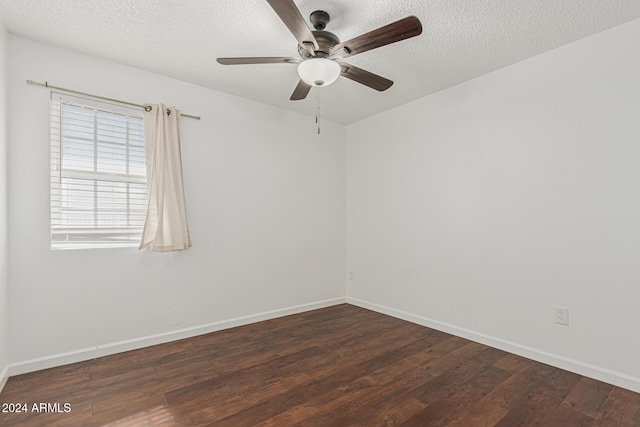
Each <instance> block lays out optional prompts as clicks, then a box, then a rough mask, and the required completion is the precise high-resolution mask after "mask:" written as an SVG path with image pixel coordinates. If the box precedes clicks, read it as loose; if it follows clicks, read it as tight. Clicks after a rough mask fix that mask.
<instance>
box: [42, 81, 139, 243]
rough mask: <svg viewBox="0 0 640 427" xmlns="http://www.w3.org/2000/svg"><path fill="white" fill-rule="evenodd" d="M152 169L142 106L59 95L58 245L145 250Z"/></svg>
mask: <svg viewBox="0 0 640 427" xmlns="http://www.w3.org/2000/svg"><path fill="white" fill-rule="evenodd" d="M145 174H146V170H145V154H144V133H143V126H142V114H141V111H140V110H138V109H135V108H131V107H128V106H125V105H120V104H116V103H108V102H103V101H97V100H94V99H90V98H81V97H76V96H71V95H65V94H59V93H55V92H52V94H51V248H52V249H76V248H109V247H123V246H135V247H137V246H138V245H139V243H140V236H141V234H142V227H143V226H144V220H145V217H146V209H147V185H146V177H145Z"/></svg>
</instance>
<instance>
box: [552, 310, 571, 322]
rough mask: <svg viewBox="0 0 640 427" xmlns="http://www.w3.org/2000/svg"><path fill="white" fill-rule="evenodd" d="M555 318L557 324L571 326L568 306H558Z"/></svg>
mask: <svg viewBox="0 0 640 427" xmlns="http://www.w3.org/2000/svg"><path fill="white" fill-rule="evenodd" d="M555 318H556V323H557V324H559V325H565V326H569V309H568V308H567V307H556V311H555Z"/></svg>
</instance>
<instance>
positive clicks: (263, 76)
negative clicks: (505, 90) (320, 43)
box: [0, 0, 640, 124]
mask: <svg viewBox="0 0 640 427" xmlns="http://www.w3.org/2000/svg"><path fill="white" fill-rule="evenodd" d="M296 4H297V5H298V7H299V9H300V10H301V12H302V15H303V16H305V17H308V16H309V14H310V13H311V12H312V11H314V10H317V9H322V10H326V11H327V12H329V14H330V15H331V18H332V20H331V22H330V23H329V25H328V27H327V30H329V31H331V32H333V33H335V34H336V35H337V36H338V37H340V39H341V40H343V41H345V40H348V39H351V38H353V37H355V36H357V35H360V34H362V33H365V32H367V31H370V30H372V29H375V28H378V27H380V26H382V25H385V24H387V23H390V22H393V21H396V20H398V19H401V18H404V17H405V16H408V15H416V16H417V17H418V18H420V20H421V21H422V25H423V29H424V30H423V33H422V35H420V36H418V37H415V38H413V39H409V40H405V41H402V42H399V43H397V44H394V45H389V46H385V47H381V48H379V49H376V50H372V51H369V52H365V53H363V54H361V55H357V56H354V57H352V58H349V60H348V62H350V63H352V64H353V65H356V66H358V67H360V68H364V69H367V70H369V71H372V72H374V73H377V74H380V75H382V76H384V77H387V78H389V79H391V80H393V81H394V82H395V84H394V85H393V86H392V87H391V88H390V89H389V90H387V91H386V92H377V91H374V90H372V89H369V88H367V87H365V86H362V85H359V84H357V83H355V82H353V81H351V80H347V79H344V78H340V79H338V81H337V82H336V83H335V84H333V85H331V86H329V87H326V88H314V89H312V91H311V93H310V94H309V96H308V97H307V99H306V100H304V101H296V102H292V101H289V96H290V95H291V93H292V91H293V89H294V87H295V86H296V84H297V82H298V77H297V72H296V67H295V66H294V65H289V64H266V65H245V66H223V65H220V64H218V63H217V62H216V61H215V59H216V58H217V57H227V56H297V45H296V41H295V39H294V37H293V36H292V35H291V33H289V31H288V30H287V28H286V27H285V26H284V24H283V23H282V22H281V21H280V19H279V18H278V16H277V15H276V14H275V12H274V11H273V10H272V9H271V8H270V6H269V5H268V3H267V2H266V1H265V0H243V1H239V0H229V1H211V0H110V1H87V0H0V19H2V21H3V22H4V23H5V25H6V27H7V29H8V31H9V32H10V33H13V34H17V35H20V36H24V37H27V38H31V39H34V40H39V41H44V42H47V43H51V44H54V45H58V46H62V47H65V48H69V49H72V50H75V51H79V52H83V53H87V54H91V55H96V56H99V57H103V58H107V59H111V60H114V61H118V62H121V63H125V64H129V65H132V66H135V67H138V68H142V69H145V70H149V71H153V72H155V73H159V74H163V75H166V76H170V77H174V78H177V79H181V80H185V81H188V82H192V83H196V84H199V85H202V86H206V87H209V88H212V89H216V90H219V91H222V92H226V93H230V94H234V95H238V96H241V97H245V98H249V99H253V100H256V101H259V102H263V103H266V104H271V105H275V106H278V107H282V108H287V109H290V110H294V111H299V112H302V113H304V114H309V115H312V114H315V103H316V95H318V96H319V99H320V115H321V117H322V118H324V119H327V120H333V121H336V122H339V123H345V124H348V123H352V122H355V121H358V120H360V119H363V118H365V117H369V116H371V115H373V114H376V113H379V112H382V111H385V110H388V109H391V108H393V107H395V106H398V105H400V104H403V103H406V102H409V101H411V100H414V99H417V98H420V97H423V96H426V95H428V94H431V93H434V92H437V91H439V90H442V89H445V88H447V87H450V86H453V85H455V84H457V83H460V82H463V81H465V80H469V79H472V78H474V77H476V76H479V75H482V74H485V73H487V72H490V71H493V70H496V69H498V68H501V67H504V66H507V65H510V64H513V63H515V62H518V61H521V60H523V59H526V58H529V57H531V56H534V55H537V54H539V53H542V52H544V51H547V50H550V49H553V48H555V47H558V46H562V45H564V44H567V43H570V42H572V41H575V40H578V39H581V38H583V37H586V36H589V35H591V34H594V33H597V32H599V31H603V30H605V29H608V28H611V27H613V26H616V25H619V24H622V23H624V22H627V21H630V20H632V19H636V18H638V17H640V0H407V1H389V0H359V1H338V0H296ZM576 71H577V72H579V70H576ZM51 83H52V84H55V82H51ZM105 95H107V96H108V94H105Z"/></svg>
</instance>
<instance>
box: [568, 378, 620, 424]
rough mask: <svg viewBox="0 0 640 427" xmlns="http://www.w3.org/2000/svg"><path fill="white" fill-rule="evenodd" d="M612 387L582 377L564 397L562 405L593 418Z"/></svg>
mask: <svg viewBox="0 0 640 427" xmlns="http://www.w3.org/2000/svg"><path fill="white" fill-rule="evenodd" d="M612 389H613V386H612V385H611V384H605V383H603V382H600V381H596V380H593V379H591V378H585V377H583V378H582V379H581V380H580V382H578V384H577V385H576V387H575V388H574V389H573V390H572V391H571V393H569V395H567V397H566V398H565V399H564V401H563V402H562V406H564V407H566V408H570V409H572V410H574V411H576V412H580V413H582V414H584V415H586V416H588V417H591V418H594V419H595V418H596V416H597V415H598V413H599V412H600V408H602V405H603V404H604V402H605V401H606V400H607V398H608V397H609V394H610V393H611V390H612Z"/></svg>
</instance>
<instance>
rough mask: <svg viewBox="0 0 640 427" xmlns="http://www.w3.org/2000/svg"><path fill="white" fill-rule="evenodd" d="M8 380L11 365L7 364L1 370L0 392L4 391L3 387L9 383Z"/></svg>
mask: <svg viewBox="0 0 640 427" xmlns="http://www.w3.org/2000/svg"><path fill="white" fill-rule="evenodd" d="M7 380H9V366H5V367H4V368H2V371H0V393H2V389H3V388H4V385H5V384H6V383H7Z"/></svg>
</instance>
